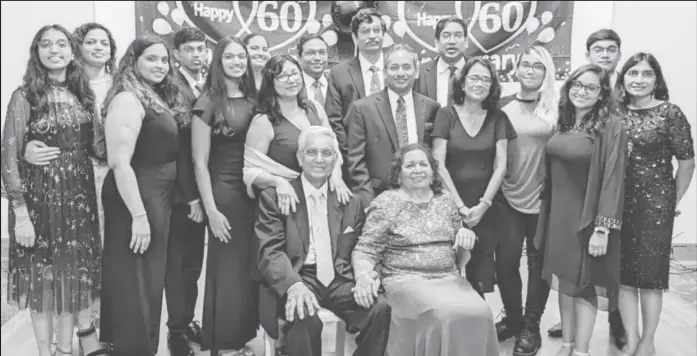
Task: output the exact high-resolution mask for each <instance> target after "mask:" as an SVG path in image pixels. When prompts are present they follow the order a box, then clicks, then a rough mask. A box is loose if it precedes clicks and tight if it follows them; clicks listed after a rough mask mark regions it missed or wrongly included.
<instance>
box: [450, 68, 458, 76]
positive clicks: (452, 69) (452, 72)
mask: <svg viewBox="0 0 697 356" xmlns="http://www.w3.org/2000/svg"><path fill="white" fill-rule="evenodd" d="M448 69H450V76H451V77H452V76H453V75H455V71H456V70H457V67H455V66H450V67H449V68H448Z"/></svg>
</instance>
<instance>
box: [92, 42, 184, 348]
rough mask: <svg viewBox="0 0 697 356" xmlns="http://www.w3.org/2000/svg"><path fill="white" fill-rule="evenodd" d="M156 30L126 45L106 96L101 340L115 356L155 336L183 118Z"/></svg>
mask: <svg viewBox="0 0 697 356" xmlns="http://www.w3.org/2000/svg"><path fill="white" fill-rule="evenodd" d="M170 58H171V56H170V50H169V49H168V47H167V44H166V43H165V42H164V40H162V39H161V38H159V37H155V36H142V37H138V38H136V39H135V40H134V41H133V42H132V43H131V45H130V46H129V47H128V50H127V51H126V53H125V55H124V56H123V59H122V60H121V63H120V65H119V70H118V71H117V72H116V75H115V76H114V85H113V87H112V88H111V89H110V90H109V93H108V94H107V98H106V99H105V101H104V107H105V111H106V112H105V113H104V115H103V117H105V118H106V119H105V133H106V145H107V152H108V156H107V160H108V163H109V167H111V171H110V172H109V173H108V175H107V177H106V178H105V180H104V187H103V189H102V199H103V201H104V217H105V227H104V261H103V288H102V295H101V297H102V300H101V339H102V341H103V342H107V343H109V344H111V346H112V347H113V349H114V353H113V355H115V356H152V355H155V354H156V353H157V349H158V343H159V338H160V314H161V311H162V294H163V289H164V283H165V265H166V262H167V236H169V226H170V225H169V220H170V212H171V205H172V200H173V196H174V187H175V185H176V181H175V179H176V174H177V163H176V160H177V151H178V138H179V137H178V131H179V129H178V124H179V123H185V122H186V121H187V120H190V118H189V116H188V115H189V108H188V107H187V105H186V100H185V98H184V95H183V94H182V93H181V92H180V89H179V86H177V84H176V82H175V81H174V78H173V77H172V68H173V67H172V66H171V65H170Z"/></svg>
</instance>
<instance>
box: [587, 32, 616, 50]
mask: <svg viewBox="0 0 697 356" xmlns="http://www.w3.org/2000/svg"><path fill="white" fill-rule="evenodd" d="M598 41H615V43H617V47H618V48H622V40H621V39H620V35H618V34H617V32H615V31H614V30H611V29H609V28H602V29H600V30H598V31H595V32H593V33H591V34H590V36H588V39H587V40H586V51H590V50H591V46H592V45H593V44H594V43H596V42H598Z"/></svg>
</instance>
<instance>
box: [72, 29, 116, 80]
mask: <svg viewBox="0 0 697 356" xmlns="http://www.w3.org/2000/svg"><path fill="white" fill-rule="evenodd" d="M92 30H102V31H104V33H106V36H107V38H109V49H110V57H109V60H108V61H107V62H106V64H105V70H106V72H107V73H112V72H113V71H114V69H116V41H114V36H112V35H111V31H109V29H108V28H106V26H104V25H102V24H100V23H96V22H88V23H86V24H82V25H80V26H79V27H78V28H76V29H75V31H73V36H75V41H77V43H78V44H79V45H80V46H82V43H83V42H84V41H85V36H87V34H88V33H89V32H90V31H92ZM79 53H81V52H78V54H79ZM78 57H79V58H80V59H83V58H82V55H79V56H78Z"/></svg>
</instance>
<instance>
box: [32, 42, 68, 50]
mask: <svg viewBox="0 0 697 356" xmlns="http://www.w3.org/2000/svg"><path fill="white" fill-rule="evenodd" d="M54 44H55V45H57V46H58V48H68V46H70V43H69V42H68V41H66V40H58V41H56V42H53V41H51V40H42V41H40V42H39V47H41V48H43V49H46V48H51V47H53V45H54Z"/></svg>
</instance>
